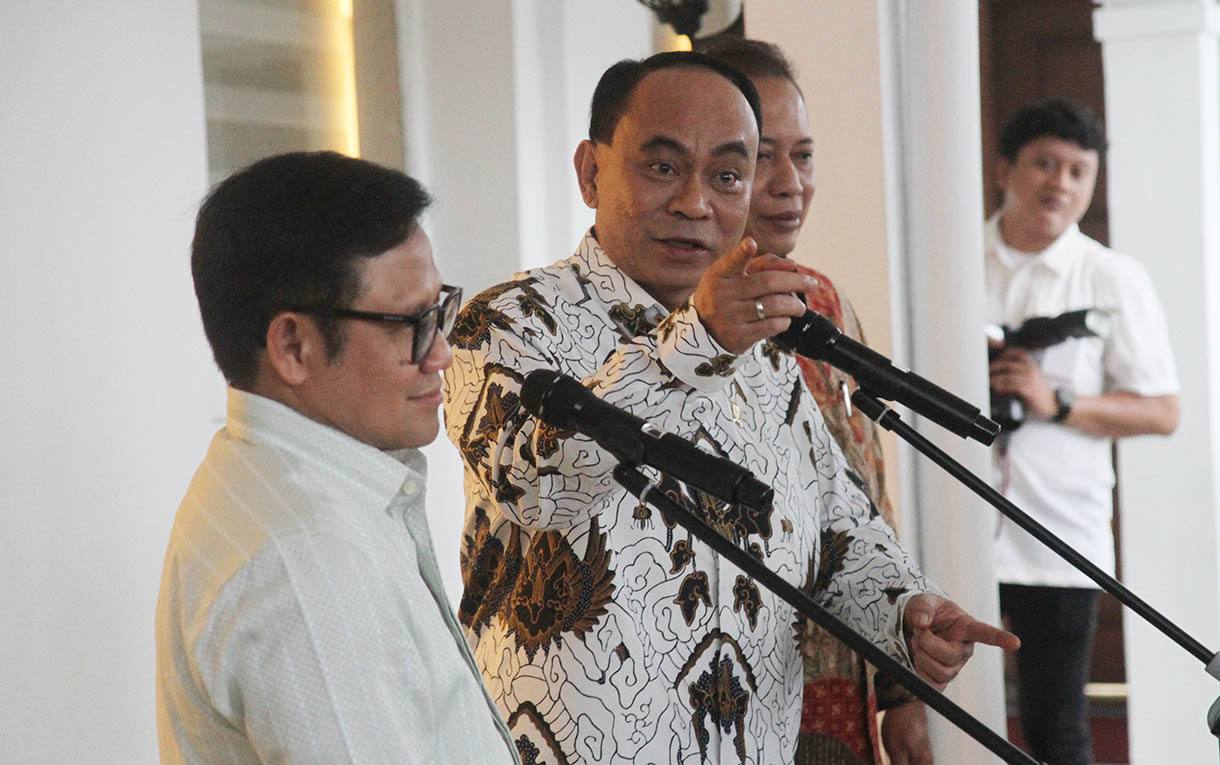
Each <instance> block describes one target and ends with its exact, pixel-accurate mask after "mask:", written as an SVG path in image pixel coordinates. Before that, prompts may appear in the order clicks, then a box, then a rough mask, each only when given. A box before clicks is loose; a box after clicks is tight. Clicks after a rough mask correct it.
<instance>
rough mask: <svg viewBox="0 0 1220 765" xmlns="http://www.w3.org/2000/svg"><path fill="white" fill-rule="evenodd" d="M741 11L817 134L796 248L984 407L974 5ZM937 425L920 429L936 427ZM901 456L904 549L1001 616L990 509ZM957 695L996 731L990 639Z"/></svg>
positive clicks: (897, 344) (999, 695)
mask: <svg viewBox="0 0 1220 765" xmlns="http://www.w3.org/2000/svg"><path fill="white" fill-rule="evenodd" d="M745 14H746V32H747V34H748V35H749V36H750V37H756V38H759V39H763V40H768V41H770V42H774V43H776V44H778V45H779V46H780V47H781V48H783V49H784V51H785V53H787V55H788V56H789V57H790V58H791V59H792V61H793V63H794V64H795V66H796V67H797V69H798V75H799V78H800V82H801V88H802V90H803V91H804V93H805V96H806V99H807V101H808V106H809V112H810V120H811V123H812V127H813V132H814V137H815V139H816V141H817V155H816V163H817V167H818V195H817V196H816V197H815V199H814V202H813V209H812V211H811V212H810V217H809V220H808V223H807V226H806V231H805V236H803V237H802V241H801V245H800V248H799V250H798V257H799V258H801V259H802V260H806V261H809V262H812V264H813V265H814V266H815V267H817V268H819V269H822V270H825V271H826V272H827V273H828V274H829V275H830V276H831V277H832V278H833V279H834V280H835V282H836V284H838V285H839V287H840V288H841V289H842V290H843V292H844V293H845V294H847V295H848V296H849V297H850V298H851V299H852V301H853V302H854V303H855V305H856V308H857V310H858V311H859V313H860V314H861V316H862V318H863V322H864V325H865V329H866V330H867V331H868V333H869V340H870V344H871V345H873V346H874V347H876V348H877V349H878V350H880V351H882V352H884V353H887V354H892V355H893V357H894V358H895V359H896V360H897V361H898V362H899V363H903V364H907V365H909V366H910V367H912V368H913V369H915V370H916V371H918V372H919V373H920V374H921V375H923V376H925V377H928V378H930V379H932V380H934V381H936V382H937V383H939V384H941V385H943V386H944V387H946V388H948V389H950V390H952V391H954V392H956V393H958V394H959V395H960V396H962V397H963V398H966V399H968V400H971V401H975V402H978V403H979V404H980V405H981V404H982V403H983V402H985V401H986V400H987V381H986V369H987V362H986V357H985V354H984V341H983V335H982V326H983V298H982V215H983V210H982V206H981V202H980V200H981V198H982V191H981V184H982V180H981V176H982V173H981V165H980V158H979V154H980V143H981V139H980V136H979V95H978V92H979V83H978V28H977V23H978V20H977V12H976V10H975V7H974V5H973V4H971V3H962V2H954V1H953V0H919V2H915V3H903V2H893V1H892V0H877V2H875V3H845V2H841V1H840V0H812V1H811V2H807V3H799V4H792V3H786V2H782V0H749V1H748V2H747V3H746V7H745ZM845 41H850V44H845ZM891 327H892V334H891V332H890V329H891ZM913 328H918V329H913ZM904 416H905V417H906V418H907V419H908V421H909V420H910V419H911V418H910V415H904ZM937 430H939V429H938V428H936V427H935V426H930V427H928V428H926V429H924V433H925V435H929V436H933V437H937V433H935V432H934V431H937ZM937 441H938V442H939V443H940V444H941V445H942V446H946V447H948V448H949V451H950V452H951V453H953V454H954V456H956V457H957V458H958V459H960V460H962V461H963V462H965V463H966V465H967V466H968V467H970V468H971V469H972V470H974V471H975V472H976V473H978V474H980V475H983V476H986V475H987V474H988V471H989V468H990V463H989V457H988V452H987V450H986V448H984V447H983V446H981V445H979V444H975V443H974V442H971V443H965V442H963V441H961V440H960V439H958V438H957V437H956V436H952V435H949V436H947V437H946V438H939V437H937ZM899 455H900V457H901V459H900V461H899V466H900V467H901V470H895V469H894V462H893V461H892V460H891V461H890V475H891V478H892V477H893V476H894V475H895V474H898V475H899V477H900V478H901V484H902V486H903V490H902V491H901V492H900V491H899V485H898V481H891V486H890V491H891V493H892V494H893V495H894V496H893V499H895V500H899V498H900V497H901V502H900V503H899V507H900V509H901V513H902V533H903V540H904V544H905V545H906V546H907V547H908V549H911V550H913V551H914V552H916V553H917V554H918V556H919V558H920V560H921V562H922V564H923V566H924V568H925V569H926V570H927V571H928V572H929V574H930V575H931V576H932V577H933V578H934V579H935V580H936V581H937V582H938V583H940V584H941V586H942V587H944V588H945V590H946V591H948V592H949V593H950V594H951V595H952V596H953V597H954V598H955V599H956V600H958V602H960V603H961V604H962V605H963V606H964V607H965V608H967V609H968V610H970V612H971V613H973V614H975V615H976V616H978V617H979V618H982V619H987V620H989V621H992V622H993V623H995V622H996V621H998V616H997V609H996V587H995V578H994V573H993V569H992V558H991V538H992V531H993V529H994V517H995V516H994V511H992V510H990V509H989V508H988V507H987V506H986V505H984V504H983V503H982V502H981V501H979V500H976V499H974V497H973V495H972V494H970V493H969V492H967V491H966V490H964V489H961V488H960V487H958V485H957V484H956V482H954V481H953V480H952V479H951V478H949V477H948V476H947V475H945V474H944V473H942V472H941V471H940V469H939V468H937V467H935V466H934V465H932V464H931V463H929V462H927V461H925V460H924V459H923V458H922V457H918V456H917V455H915V456H912V455H910V454H909V453H908V452H907V450H905V449H901V450H899ZM951 695H952V696H953V698H954V700H956V701H957V702H958V703H959V704H961V705H962V706H963V707H965V708H966V709H967V711H969V712H971V713H972V714H974V715H975V716H976V717H979V718H980V719H981V720H983V721H984V722H985V723H987V724H988V725H990V726H991V727H993V728H995V729H996V730H999V731H1001V732H1002V731H1003V730H1004V707H1003V678H1002V671H1001V661H1000V655H999V652H998V651H997V650H995V649H989V648H980V649H979V650H978V651H977V652H976V655H975V658H974V659H973V660H972V661H971V664H970V666H969V667H968V669H967V670H966V671H965V672H964V673H963V675H962V677H961V678H959V680H957V681H955V683H954V684H953V688H952V691H951ZM931 718H932V725H933V735H934V745H935V748H936V753H937V757H938V759H939V760H943V761H945V762H982V761H984V758H985V757H986V756H987V755H986V753H985V751H983V750H981V749H980V747H979V745H977V744H975V743H974V742H973V741H972V740H970V739H968V738H966V737H965V735H964V734H958V733H956V729H953V728H951V727H950V726H949V725H948V723H945V722H944V721H943V720H941V719H940V718H939V716H938V715H936V714H935V713H932V714H931Z"/></svg>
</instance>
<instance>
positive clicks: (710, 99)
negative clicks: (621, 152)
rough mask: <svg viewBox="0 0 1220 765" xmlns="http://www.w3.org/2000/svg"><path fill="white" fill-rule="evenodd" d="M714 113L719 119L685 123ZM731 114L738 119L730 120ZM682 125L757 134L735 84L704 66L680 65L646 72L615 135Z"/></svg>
mask: <svg viewBox="0 0 1220 765" xmlns="http://www.w3.org/2000/svg"><path fill="white" fill-rule="evenodd" d="M704 110H716V111H717V112H718V114H719V117H720V119H717V120H693V121H686V120H684V117H685V116H686V115H688V114H689V115H692V116H694V115H697V114H698V113H699V112H700V111H704ZM734 113H736V116H738V117H739V119H738V120H736V121H735V120H734V119H733V117H734ZM675 122H677V123H682V122H685V123H686V126H687V127H688V128H695V129H698V130H700V132H704V131H707V132H713V131H715V132H721V133H727V132H737V133H739V132H741V129H742V128H743V127H745V128H746V130H745V132H747V133H750V134H757V121H756V120H755V119H754V113H753V111H752V110H751V108H750V103H749V102H748V101H747V100H746V97H745V95H744V94H743V93H742V92H741V90H740V89H738V87H737V86H736V85H734V84H733V83H732V82H731V81H730V80H728V79H726V78H725V77H724V76H723V75H721V74H719V73H717V72H715V71H713V70H711V69H708V68H707V67H702V66H695V65H684V66H673V67H667V68H665V69H658V70H656V71H653V72H649V73H648V74H646V75H645V76H644V78H643V79H641V80H640V81H639V82H638V83H637V84H636V86H635V88H634V89H632V91H631V95H630V97H629V98H628V100H627V105H626V108H625V109H624V111H623V115H622V117H621V118H620V119H619V124H618V126H617V127H616V129H615V133H616V134H617V133H618V132H619V129H620V128H623V127H624V126H630V127H631V128H632V129H634V130H635V131H636V132H637V133H643V134H652V133H656V132H666V131H663V130H658V128H660V127H661V126H663V125H666V124H672V123H675Z"/></svg>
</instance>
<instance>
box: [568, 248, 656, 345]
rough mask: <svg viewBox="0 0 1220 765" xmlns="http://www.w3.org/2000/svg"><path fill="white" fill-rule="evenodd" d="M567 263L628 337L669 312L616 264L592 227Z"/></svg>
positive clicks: (646, 328) (646, 327) (654, 322)
mask: <svg viewBox="0 0 1220 765" xmlns="http://www.w3.org/2000/svg"><path fill="white" fill-rule="evenodd" d="M568 264H569V265H570V266H572V267H573V268H574V269H576V270H577V271H578V272H579V274H580V277H583V278H581V282H582V283H583V284H585V285H587V291H588V292H589V294H590V295H591V297H593V298H595V299H597V300H598V301H600V302H601V303H602V304H603V305H604V306H605V307H606V311H607V313H608V314H609V315H610V317H611V318H612V319H613V320H614V321H615V322H616V323H617V324H618V325H619V329H620V331H622V332H623V333H624V334H625V335H626V336H628V337H634V336H635V335H637V334H640V333H641V332H647V331H649V330H651V329H655V328H656V326H657V324H658V323H660V321H661V319H663V318H665V316H666V315H668V314H669V311H668V310H666V308H665V306H663V305H661V303H660V302H658V301H657V299H656V298H654V297H653V296H652V295H650V294H648V290H646V289H644V288H643V287H641V286H640V285H639V283H638V282H636V281H635V280H634V279H632V278H631V277H630V276H628V275H627V274H626V273H624V272H623V270H622V269H621V268H619V267H618V266H616V265H615V264H614V261H613V260H611V258H610V255H609V254H608V253H607V252H606V250H605V249H604V248H603V247H602V246H601V244H600V243H599V242H598V241H597V237H596V236H595V235H594V232H593V229H592V228H590V229H589V230H588V231H586V232H585V236H584V239H582V240H581V242H580V244H579V245H578V246H577V247H576V252H575V254H573V255H572V257H571V258H569V259H568ZM580 277H578V278H580Z"/></svg>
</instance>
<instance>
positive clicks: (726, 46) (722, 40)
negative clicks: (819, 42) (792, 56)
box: [695, 32, 801, 93]
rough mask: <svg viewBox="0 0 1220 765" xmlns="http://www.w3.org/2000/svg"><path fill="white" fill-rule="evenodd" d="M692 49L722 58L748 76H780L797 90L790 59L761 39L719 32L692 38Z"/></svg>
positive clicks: (717, 58)
mask: <svg viewBox="0 0 1220 765" xmlns="http://www.w3.org/2000/svg"><path fill="white" fill-rule="evenodd" d="M695 50H697V51H699V52H700V53H703V54H704V55H706V56H709V57H711V58H714V59H716V60H717V61H723V62H724V63H726V64H728V65H729V66H731V67H733V68H734V69H736V70H737V71H739V72H741V73H742V74H744V75H746V76H747V77H749V78H750V79H752V80H758V79H762V78H764V77H782V78H784V79H785V80H787V81H788V82H791V83H792V84H793V85H794V86H795V87H796V89H797V92H798V93H799V92H800V90H801V88H800V86H799V85H797V84H796V74H795V72H794V70H793V68H792V62H790V61H789V60H788V57H787V56H785V55H784V52H783V51H782V50H780V49H779V46H778V45H775V44H773V43H769V42H764V41H762V40H749V39H747V38H745V37H742V36H741V35H736V34H732V33H728V32H725V33H721V34H718V35H714V36H712V37H705V38H703V39H701V40H696V41H695Z"/></svg>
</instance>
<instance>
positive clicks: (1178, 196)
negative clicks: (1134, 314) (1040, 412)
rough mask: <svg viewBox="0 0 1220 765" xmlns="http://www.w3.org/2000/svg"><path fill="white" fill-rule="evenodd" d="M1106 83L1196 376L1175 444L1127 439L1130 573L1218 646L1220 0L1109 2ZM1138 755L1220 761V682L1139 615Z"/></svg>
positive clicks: (1134, 683) (1118, 219) (1114, 125)
mask: <svg viewBox="0 0 1220 765" xmlns="http://www.w3.org/2000/svg"><path fill="white" fill-rule="evenodd" d="M1094 33H1095V35H1096V37H1097V39H1098V40H1099V41H1100V42H1101V44H1102V60H1103V64H1104V67H1105V83H1106V129H1107V133H1108V136H1109V139H1110V150H1109V156H1108V158H1107V160H1106V161H1107V162H1108V163H1109V168H1108V172H1109V206H1110V240H1111V244H1112V245H1113V247H1114V248H1115V249H1117V250H1119V251H1121V252H1125V253H1127V254H1129V255H1132V256H1134V257H1136V258H1138V259H1140V260H1141V261H1142V262H1143V263H1144V265H1145V266H1147V267H1148V270H1149V272H1150V273H1151V276H1152V280H1153V282H1154V284H1155V285H1156V288H1157V291H1158V293H1159V294H1160V296H1161V300H1162V302H1163V304H1164V305H1165V309H1166V314H1167V318H1168V321H1169V330H1170V335H1171V339H1172V342H1173V346H1174V349H1175V352H1176V353H1175V355H1176V357H1177V362H1178V373H1179V375H1180V377H1181V383H1182V394H1181V399H1182V423H1181V425H1180V426H1179V428H1178V431H1177V433H1176V434H1174V435H1173V436H1172V437H1171V438H1170V439H1168V440H1166V439H1162V438H1155V437H1145V438H1138V439H1128V440H1124V441H1121V442H1120V446H1119V460H1118V461H1119V491H1120V498H1121V502H1122V544H1123V578H1124V580H1125V583H1126V584H1127V585H1128V586H1129V587H1130V588H1131V589H1132V590H1133V591H1134V592H1135V593H1136V594H1137V595H1139V596H1141V597H1142V598H1144V599H1145V600H1147V601H1148V602H1149V603H1150V604H1151V605H1152V606H1153V607H1154V608H1156V609H1157V610H1159V611H1161V612H1162V613H1163V614H1165V615H1166V616H1167V617H1168V618H1170V619H1171V620H1173V621H1174V622H1176V623H1177V624H1178V625H1179V626H1181V627H1182V628H1183V629H1185V630H1186V631H1187V632H1188V633H1190V634H1191V635H1192V636H1194V637H1195V638H1196V639H1197V640H1199V641H1200V642H1201V643H1203V645H1204V646H1206V647H1207V648H1208V649H1209V650H1215V649H1216V648H1217V646H1218V645H1220V560H1218V556H1217V551H1218V549H1220V545H1218V537H1220V522H1218V521H1220V519H1218V517H1217V511H1218V509H1220V474H1218V473H1217V464H1218V460H1220V217H1218V215H1217V211H1220V151H1218V141H1220V138H1218V136H1220V105H1218V101H1220V56H1218V55H1217V35H1218V34H1220V8H1218V7H1217V6H1216V4H1215V3H1214V2H1212V1H1211V0H1208V1H1207V2H1202V1H1201V0H1196V1H1195V2H1149V1H1144V2H1140V1H1139V0H1127V1H1126V2H1108V3H1106V4H1105V6H1104V7H1103V8H1100V9H1098V10H1097V11H1095V12H1094ZM1123 624H1124V631H1125V635H1126V657H1127V680H1128V684H1129V688H1130V698H1129V706H1128V711H1129V718H1128V719H1129V726H1130V734H1131V762H1133V763H1137V764H1138V765H1157V764H1158V763H1165V762H1215V761H1216V757H1217V744H1216V740H1215V739H1214V738H1213V737H1212V736H1211V734H1210V733H1208V731H1207V726H1206V724H1205V714H1206V712H1207V708H1208V706H1209V705H1210V704H1211V702H1212V701H1213V700H1214V699H1215V698H1216V696H1217V695H1218V694H1220V683H1217V682H1216V681H1215V680H1214V679H1212V678H1210V677H1208V676H1207V675H1205V674H1204V672H1203V664H1202V662H1201V661H1199V660H1198V659H1195V658H1192V657H1191V656H1190V655H1189V654H1188V653H1186V652H1185V651H1184V650H1182V649H1181V648H1180V647H1179V646H1178V645H1177V644H1176V643H1173V642H1172V641H1170V640H1169V639H1168V638H1166V637H1165V636H1164V635H1162V634H1161V633H1160V632H1159V631H1157V630H1154V629H1153V628H1152V627H1150V626H1149V625H1147V624H1146V623H1145V622H1144V621H1143V620H1142V619H1140V618H1139V617H1137V616H1134V615H1133V614H1131V613H1129V612H1128V613H1126V614H1124V622H1123Z"/></svg>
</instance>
